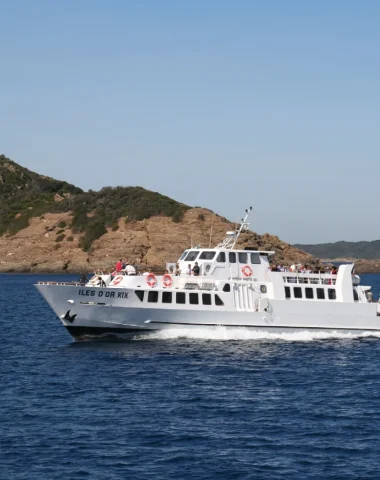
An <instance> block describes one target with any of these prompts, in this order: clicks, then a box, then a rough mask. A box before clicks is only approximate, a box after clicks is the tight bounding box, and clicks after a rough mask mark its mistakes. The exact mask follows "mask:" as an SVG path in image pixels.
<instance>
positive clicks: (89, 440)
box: [0, 275, 380, 480]
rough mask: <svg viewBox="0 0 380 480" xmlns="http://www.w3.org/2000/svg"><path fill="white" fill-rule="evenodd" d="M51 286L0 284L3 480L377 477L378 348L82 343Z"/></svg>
mask: <svg viewBox="0 0 380 480" xmlns="http://www.w3.org/2000/svg"><path fill="white" fill-rule="evenodd" d="M42 278H49V279H51V280H53V279H57V278H60V279H62V278H63V277H62V276H44V277H41V276H33V275H0V291H1V295H0V320H1V326H2V328H1V340H0V350H1V355H0V362H1V363H0V386H1V388H0V478H1V479H7V480H8V479H9V480H16V479H17V480H21V479H28V480H32V479H39V480H41V479H49V480H53V479H60V480H61V479H66V480H75V479H78V480H79V479H86V478H88V479H91V480H98V479H99V480H100V479H107V480H108V479H144V480H145V479H173V480H174V479H176V480H177V479H234V480H235V479H242V480H243V479H247V480H248V479H252V480H253V479H308V478H312V479H313V478H316V479H319V478H320V479H346V480H347V479H378V478H380V462H379V452H380V336H379V337H376V336H373V335H372V336H370V335H358V336H353V335H348V334H345V335H344V334H323V333H321V332H319V333H318V332H317V333H315V334H311V333H309V332H302V333H297V334H284V335H270V334H265V333H256V334H255V333H253V332H249V331H246V330H244V329H243V330H235V331H231V332H228V331H226V330H225V329H223V328H220V329H216V330H210V331H208V332H207V331H202V330H199V331H198V330H196V331H194V333H192V336H191V337H190V336H185V334H184V332H170V331H168V332H166V333H162V334H153V335H152V336H140V337H136V338H135V339H133V340H128V341H127V340H121V339H120V340H113V341H111V340H103V341H85V342H74V341H73V340H72V339H71V337H70V336H69V334H68V333H67V332H66V330H65V329H64V328H63V327H62V326H61V324H60V322H59V321H58V320H57V318H56V317H55V315H54V314H53V312H52V311H51V310H50V308H49V306H48V305H47V304H46V303H45V301H44V300H43V299H42V298H41V297H40V296H39V294H38V292H37V290H36V289H35V287H34V286H33V283H35V282H36V281H38V280H41V279H42ZM64 278H65V279H68V278H70V277H64ZM362 283H364V284H368V285H371V284H372V285H373V287H374V288H373V291H374V293H375V295H374V298H377V297H378V294H379V291H380V275H362ZM379 324H380V317H379Z"/></svg>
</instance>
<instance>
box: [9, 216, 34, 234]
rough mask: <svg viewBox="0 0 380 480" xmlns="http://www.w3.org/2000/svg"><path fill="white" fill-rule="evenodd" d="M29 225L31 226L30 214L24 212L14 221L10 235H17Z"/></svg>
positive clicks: (10, 228)
mask: <svg viewBox="0 0 380 480" xmlns="http://www.w3.org/2000/svg"><path fill="white" fill-rule="evenodd" d="M27 227H29V215H27V214H24V215H21V217H18V218H16V219H15V220H14V221H13V223H12V224H11V225H10V227H9V229H8V232H9V234H10V235H16V233H17V232H19V231H20V230H23V229H24V228H27Z"/></svg>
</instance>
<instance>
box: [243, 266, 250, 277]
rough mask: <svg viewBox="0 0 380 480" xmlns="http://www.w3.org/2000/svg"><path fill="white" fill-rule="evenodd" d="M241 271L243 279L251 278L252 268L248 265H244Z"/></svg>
mask: <svg viewBox="0 0 380 480" xmlns="http://www.w3.org/2000/svg"><path fill="white" fill-rule="evenodd" d="M241 271H242V272H243V275H244V276H245V277H252V268H251V267H250V266H249V265H244V267H242V269H241Z"/></svg>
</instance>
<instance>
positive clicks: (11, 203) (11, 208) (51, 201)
mask: <svg viewBox="0 0 380 480" xmlns="http://www.w3.org/2000/svg"><path fill="white" fill-rule="evenodd" d="M79 193H82V190H81V189H80V188H77V187H75V186H74V185H70V184H69V183H67V182H61V181H59V180H54V179H53V178H49V177H43V176H41V175H38V174H37V173H34V172H31V171H30V170H28V169H26V168H24V167H21V166H20V165H18V164H17V163H15V162H12V161H11V160H9V158H7V157H5V156H4V155H0V235H3V234H4V233H5V232H9V233H10V234H15V233H17V232H18V231H19V230H21V229H23V228H26V227H27V226H28V225H29V219H30V218H31V217H36V216H40V215H42V214H43V213H46V212H50V211H54V209H55V206H56V201H55V196H56V195H59V196H60V197H62V198H65V197H66V196H69V195H76V194H79Z"/></svg>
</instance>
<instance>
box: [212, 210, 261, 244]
mask: <svg viewBox="0 0 380 480" xmlns="http://www.w3.org/2000/svg"><path fill="white" fill-rule="evenodd" d="M251 211H252V207H249V208H246V209H245V216H244V218H242V219H241V222H240V226H239V228H238V226H237V224H235V230H234V231H233V232H227V236H226V238H225V239H224V240H223V242H222V243H220V244H219V245H218V247H217V248H227V249H229V250H233V249H234V248H235V245H236V243H237V241H238V239H239V236H240V234H241V233H242V232H243V231H244V230H246V229H247V228H248V226H249V223H248V222H247V218H248V216H249V214H250V213H251ZM210 241H211V237H210Z"/></svg>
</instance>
